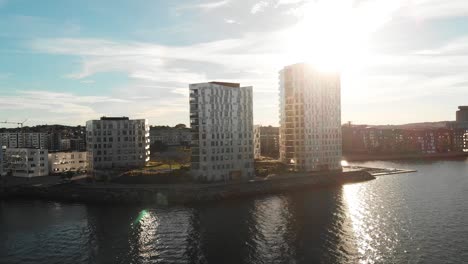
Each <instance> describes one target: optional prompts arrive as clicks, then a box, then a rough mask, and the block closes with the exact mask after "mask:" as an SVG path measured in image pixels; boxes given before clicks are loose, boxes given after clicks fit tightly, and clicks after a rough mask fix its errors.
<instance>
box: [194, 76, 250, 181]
mask: <svg viewBox="0 0 468 264" xmlns="http://www.w3.org/2000/svg"><path fill="white" fill-rule="evenodd" d="M252 107H253V106H252V87H251V86H249V87H240V84H238V83H224V82H209V83H198V84H190V126H191V131H192V148H191V149H192V167H191V169H192V175H193V177H194V178H195V179H197V180H204V181H228V180H239V179H244V180H245V179H250V178H252V177H254V156H253V155H254V146H253V141H254V139H253V132H254V131H253V114H252Z"/></svg>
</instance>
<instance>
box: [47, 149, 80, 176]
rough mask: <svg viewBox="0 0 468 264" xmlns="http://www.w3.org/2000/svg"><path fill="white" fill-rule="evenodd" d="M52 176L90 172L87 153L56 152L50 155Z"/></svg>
mask: <svg viewBox="0 0 468 264" xmlns="http://www.w3.org/2000/svg"><path fill="white" fill-rule="evenodd" d="M48 160H49V172H50V174H56V173H63V172H69V171H70V172H86V171H87V170H88V160H87V152H86V151H82V152H78V151H72V152H54V153H49V156H48Z"/></svg>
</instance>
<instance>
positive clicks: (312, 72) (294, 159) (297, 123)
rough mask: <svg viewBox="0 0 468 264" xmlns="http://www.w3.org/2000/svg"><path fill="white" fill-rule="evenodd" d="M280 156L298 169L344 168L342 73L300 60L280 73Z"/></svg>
mask: <svg viewBox="0 0 468 264" xmlns="http://www.w3.org/2000/svg"><path fill="white" fill-rule="evenodd" d="M279 85H280V93H279V95H280V159H281V160H282V161H283V162H285V163H288V164H290V165H291V166H292V167H293V168H294V169H295V170H298V171H318V170H339V169H341V155H342V153H341V152H342V151H341V101H340V90H341V84H340V76H339V75H338V74H335V73H324V72H320V71H318V70H316V69H314V67H312V66H311V65H308V64H304V63H300V64H294V65H290V66H286V67H285V68H284V69H283V70H281V71H280V73H279Z"/></svg>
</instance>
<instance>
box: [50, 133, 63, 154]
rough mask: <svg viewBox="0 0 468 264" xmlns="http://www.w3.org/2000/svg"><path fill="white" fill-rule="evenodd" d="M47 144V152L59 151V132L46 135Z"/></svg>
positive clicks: (60, 135)
mask: <svg viewBox="0 0 468 264" xmlns="http://www.w3.org/2000/svg"><path fill="white" fill-rule="evenodd" d="M47 137H48V140H49V144H48V146H47V148H48V150H49V151H60V150H61V142H62V133H61V132H60V131H51V132H50V133H49V134H48V135H47Z"/></svg>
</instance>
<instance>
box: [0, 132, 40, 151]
mask: <svg viewBox="0 0 468 264" xmlns="http://www.w3.org/2000/svg"><path fill="white" fill-rule="evenodd" d="M47 139H48V138H47V133H35V132H32V133H21V132H14V133H0V146H6V147H7V148H38V149H47Z"/></svg>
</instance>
